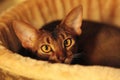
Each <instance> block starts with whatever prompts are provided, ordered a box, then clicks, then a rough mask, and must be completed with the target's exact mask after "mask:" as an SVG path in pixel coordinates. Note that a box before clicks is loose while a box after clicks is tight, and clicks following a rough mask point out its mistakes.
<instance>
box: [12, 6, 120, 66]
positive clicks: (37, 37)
mask: <svg viewBox="0 0 120 80" xmlns="http://www.w3.org/2000/svg"><path fill="white" fill-rule="evenodd" d="M13 28H14V30H15V33H16V35H17V37H18V38H19V40H20V41H21V43H22V46H23V47H24V48H28V49H30V50H32V51H33V53H34V54H37V55H38V56H39V57H40V59H45V60H48V61H52V62H60V63H71V61H72V59H73V58H74V57H73V56H74V55H76V53H79V51H82V52H80V53H79V54H80V56H77V59H76V58H75V60H73V61H72V62H75V63H80V64H86V65H91V64H92V65H105V66H114V67H120V62H119V61H120V38H119V35H120V29H119V28H116V27H114V26H110V25H106V24H100V23H96V22H91V21H83V22H82V7H81V6H78V7H76V8H74V9H73V10H72V11H71V12H70V13H68V15H67V16H66V17H65V18H64V19H63V20H62V21H61V23H60V24H59V25H57V26H56V27H55V28H54V29H53V30H52V31H51V30H48V29H45V28H41V29H40V30H37V29H35V28H34V27H33V26H32V25H30V24H27V23H25V22H22V21H14V22H13Z"/></svg>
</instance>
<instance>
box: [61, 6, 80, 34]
mask: <svg viewBox="0 0 120 80" xmlns="http://www.w3.org/2000/svg"><path fill="white" fill-rule="evenodd" d="M61 24H63V25H65V26H66V27H68V28H72V29H73V30H74V31H75V33H76V34H77V35H80V34H81V25H82V6H81V5H79V6H77V7H75V8H74V9H72V10H71V11H70V12H69V13H68V15H67V16H66V17H65V18H64V20H63V21H62V22H61Z"/></svg>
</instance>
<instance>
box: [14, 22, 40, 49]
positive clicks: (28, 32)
mask: <svg viewBox="0 0 120 80" xmlns="http://www.w3.org/2000/svg"><path fill="white" fill-rule="evenodd" d="M13 29H14V31H15V33H16V35H17V37H18V39H19V40H20V41H21V43H22V46H23V47H24V48H30V49H32V48H33V47H34V46H35V43H36V41H37V38H38V31H37V29H35V28H34V27H32V26H31V25H30V24H27V23H25V22H22V21H13Z"/></svg>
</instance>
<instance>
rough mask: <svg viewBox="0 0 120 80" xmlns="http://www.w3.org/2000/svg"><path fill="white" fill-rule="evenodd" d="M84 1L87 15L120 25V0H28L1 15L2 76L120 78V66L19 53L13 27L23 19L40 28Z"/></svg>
mask: <svg viewBox="0 0 120 80" xmlns="http://www.w3.org/2000/svg"><path fill="white" fill-rule="evenodd" d="M79 4H82V5H83V10H84V11H83V18H84V19H87V20H92V21H98V22H105V23H108V24H113V25H117V26H120V23H119V20H120V14H119V13H120V5H119V4H120V1H119V0H115V1H113V0H106V2H104V0H99V1H98V0H26V1H25V2H23V3H20V4H17V5H16V6H14V7H13V8H11V9H8V10H7V11H4V13H3V14H1V15H0V79H1V80H31V79H33V80H116V79H117V80H120V69H119V68H113V67H107V66H106V67H105V66H99V65H94V66H83V65H67V64H60V63H54V64H52V63H48V62H45V61H40V60H35V59H32V58H30V57H24V56H22V55H20V54H18V53H17V52H18V50H19V49H20V47H21V44H20V42H19V40H18V38H17V37H16V35H15V33H14V30H13V28H12V21H13V20H21V21H24V22H27V23H30V24H31V25H33V26H35V27H36V28H37V29H39V28H41V26H43V25H44V24H46V23H48V22H51V21H54V20H58V19H62V18H63V17H64V16H65V15H66V14H67V13H68V12H69V11H70V10H71V9H72V8H74V7H75V6H77V5H79Z"/></svg>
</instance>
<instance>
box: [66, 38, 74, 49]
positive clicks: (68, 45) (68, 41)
mask: <svg viewBox="0 0 120 80" xmlns="http://www.w3.org/2000/svg"><path fill="white" fill-rule="evenodd" d="M71 45H72V39H71V38H67V39H66V40H65V41H64V46H65V47H70V46H71Z"/></svg>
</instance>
